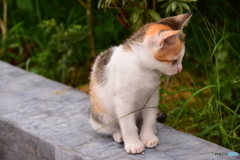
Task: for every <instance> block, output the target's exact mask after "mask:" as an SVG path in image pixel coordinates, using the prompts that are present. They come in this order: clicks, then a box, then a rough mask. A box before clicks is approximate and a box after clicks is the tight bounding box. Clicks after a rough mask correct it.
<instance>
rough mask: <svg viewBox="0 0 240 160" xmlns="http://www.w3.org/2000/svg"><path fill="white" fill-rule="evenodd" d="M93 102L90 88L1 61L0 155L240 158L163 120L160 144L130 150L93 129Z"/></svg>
mask: <svg viewBox="0 0 240 160" xmlns="http://www.w3.org/2000/svg"><path fill="white" fill-rule="evenodd" d="M89 106H90V103H89V97H88V96H87V95H86V94H84V93H82V92H80V91H78V90H75V89H73V88H71V87H68V86H66V85H63V84H61V83H58V82H55V81H52V80H49V79H46V78H44V77H42V76H39V75H36V74H33V73H30V72H27V71H24V70H22V69H19V68H17V67H13V66H11V65H9V64H7V63H5V62H2V61H0V160H80V159H84V160H95V159H96V160H107V159H109V160H119V159H125V160H128V159H129V160H141V159H149V160H158V159H159V160H176V159H182V160H188V159H189V160H194V159H197V160H198V159H201V160H202V159H207V160H208V159H232V160H235V159H239V158H240V157H239V156H238V157H229V156H228V157H227V156H214V157H211V156H210V153H211V152H232V151H231V150H228V149H226V148H223V147H221V146H218V145H216V144H213V143H210V142H207V141H205V140H202V139H200V138H197V137H195V136H192V135H189V134H186V133H183V132H180V131H177V130H175V129H172V128H170V127H168V126H165V125H163V124H160V123H158V125H157V130H158V137H159V138H160V145H159V146H158V147H156V148H154V149H146V150H145V152H144V154H138V155H130V154H127V153H126V152H125V150H124V147H123V144H117V143H115V142H114V141H113V139H112V138H111V137H106V136H101V135H99V134H97V133H95V132H94V131H93V130H92V128H91V127H90V125H89V123H88V114H89ZM167 135H168V136H167Z"/></svg>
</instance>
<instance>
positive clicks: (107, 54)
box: [95, 48, 114, 84]
mask: <svg viewBox="0 0 240 160" xmlns="http://www.w3.org/2000/svg"><path fill="white" fill-rule="evenodd" d="M113 51H114V49H113V48H109V49H108V50H106V51H104V52H103V53H101V55H99V57H98V61H97V65H96V73H95V74H96V78H97V82H98V83H101V84H104V83H105V81H106V80H107V74H106V65H107V64H108V63H109V61H110V59H111V57H112V54H113Z"/></svg>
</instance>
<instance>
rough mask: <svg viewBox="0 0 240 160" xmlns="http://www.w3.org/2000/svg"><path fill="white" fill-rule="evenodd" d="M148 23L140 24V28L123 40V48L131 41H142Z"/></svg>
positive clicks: (127, 46) (128, 45) (128, 46)
mask: <svg viewBox="0 0 240 160" xmlns="http://www.w3.org/2000/svg"><path fill="white" fill-rule="evenodd" d="M149 25H150V24H146V25H144V26H142V27H141V28H140V29H138V30H137V31H136V32H135V33H134V34H133V35H132V36H131V37H130V38H129V39H127V40H126V41H125V43H124V44H123V46H124V47H125V48H130V45H131V44H132V42H140V43H141V42H143V40H144V37H145V34H146V31H147V28H148V27H149Z"/></svg>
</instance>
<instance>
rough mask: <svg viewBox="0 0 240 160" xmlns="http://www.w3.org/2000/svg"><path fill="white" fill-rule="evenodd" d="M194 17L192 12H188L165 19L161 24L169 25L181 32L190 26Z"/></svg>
mask: <svg viewBox="0 0 240 160" xmlns="http://www.w3.org/2000/svg"><path fill="white" fill-rule="evenodd" d="M192 15H193V13H192V12H188V13H185V14H180V15H177V16H174V17H168V18H164V19H162V20H160V21H159V23H162V24H166V25H169V26H170V27H171V28H172V29H174V30H180V29H183V27H185V26H186V25H187V24H188V22H189V20H190V18H191V17H192Z"/></svg>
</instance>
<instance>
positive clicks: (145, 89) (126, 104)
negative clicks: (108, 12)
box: [90, 12, 192, 154]
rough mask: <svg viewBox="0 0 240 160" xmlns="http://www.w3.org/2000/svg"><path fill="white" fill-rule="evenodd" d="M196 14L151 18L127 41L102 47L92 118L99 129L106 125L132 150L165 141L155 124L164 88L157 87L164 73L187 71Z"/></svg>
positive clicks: (93, 75)
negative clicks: (187, 30) (187, 35)
mask: <svg viewBox="0 0 240 160" xmlns="http://www.w3.org/2000/svg"><path fill="white" fill-rule="evenodd" d="M191 16H192V13H191V12H190V13H185V14H181V15H178V16H174V17H168V18H164V19H162V20H160V21H158V22H153V23H148V24H146V25H144V26H143V27H141V28H140V29H139V30H138V31H137V32H136V33H135V34H133V35H132V36H131V37H130V38H129V39H127V40H126V41H125V42H124V43H123V44H121V45H119V46H116V47H111V48H109V49H108V50H106V51H104V52H103V53H101V54H100V55H99V56H98V57H97V59H96V61H95V63H94V65H93V68H92V72H91V77H90V79H91V82H90V101H91V109H90V124H91V125H92V127H93V128H94V129H95V130H98V129H99V128H101V127H102V126H104V127H102V128H101V129H100V130H98V132H99V133H102V134H105V135H111V136H112V137H113V139H114V140H115V141H116V142H118V143H122V142H124V147H125V150H126V152H128V153H131V154H136V153H141V152H143V151H144V149H145V147H147V148H153V147H156V146H157V145H158V144H159V140H158V137H157V136H156V132H157V131H156V128H155V123H156V115H157V112H158V109H157V106H158V102H159V93H158V92H154V94H152V93H153V91H154V90H155V89H156V88H157V87H158V85H159V82H160V76H161V75H162V74H166V75H169V76H171V75H174V74H176V73H179V72H181V71H182V64H181V62H182V58H183V56H184V52H185V45H184V34H183V31H182V29H183V27H184V26H186V24H187V22H188V21H189V19H190V18H191ZM147 101H148V102H147ZM146 102H147V104H146V106H144V104H145V103H146ZM143 107H144V108H143ZM141 108H143V109H141ZM136 110H137V111H136ZM130 113H131V114H130ZM120 117H121V118H120ZM139 120H141V122H142V123H141V125H140V126H138V125H137V121H139ZM107 124H108V125H107ZM105 125H106V126H105Z"/></svg>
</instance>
